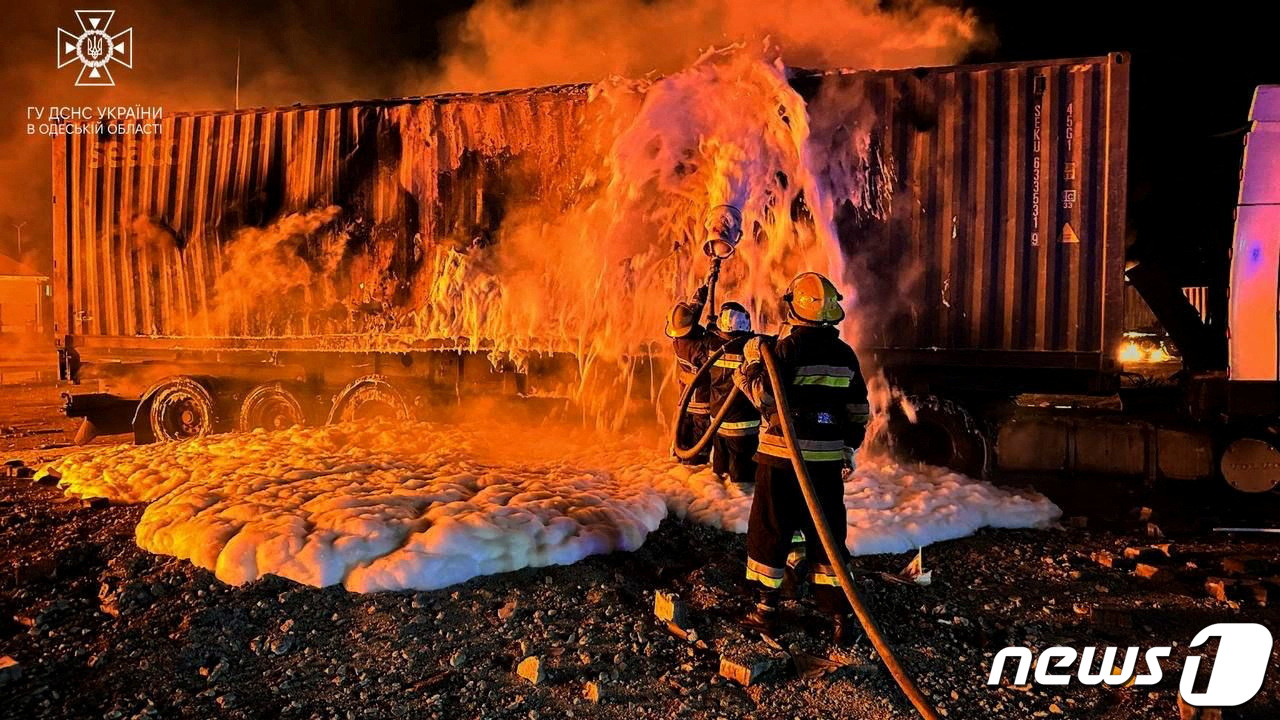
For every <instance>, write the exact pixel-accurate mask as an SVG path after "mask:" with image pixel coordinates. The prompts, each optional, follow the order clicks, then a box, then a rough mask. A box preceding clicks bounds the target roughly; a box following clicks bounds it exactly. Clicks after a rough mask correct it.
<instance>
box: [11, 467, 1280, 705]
mask: <svg viewBox="0 0 1280 720" xmlns="http://www.w3.org/2000/svg"><path fill="white" fill-rule="evenodd" d="M1063 486H1064V487H1063V488H1058V489H1056V490H1055V492H1056V493H1057V494H1058V496H1059V497H1061V500H1060V503H1061V504H1063V506H1064V508H1065V509H1066V510H1067V515H1068V521H1067V522H1066V524H1065V526H1064V529H1061V530H1053V531H1045V532H1036V531H998V532H996V531H984V532H982V533H980V534H979V535H977V536H975V537H972V538H966V539H963V540H958V541H953V542H948V543H940V544H937V545H933V546H930V547H929V548H927V549H926V551H925V562H926V566H927V567H928V568H929V569H931V570H932V571H933V583H932V585H930V586H928V587H921V586H915V585H910V586H908V585H902V584H897V583H893V582H889V581H887V580H886V579H885V578H884V577H882V576H880V575H879V574H878V573H879V572H881V571H890V572H891V571H896V570H898V569H900V568H901V567H902V566H903V565H904V564H905V562H906V560H907V559H909V558H907V557H905V556H877V557H871V558H861V559H859V560H858V561H857V563H856V566H857V568H858V570H859V571H860V575H859V578H860V579H859V582H860V584H861V588H862V590H863V593H864V595H865V597H866V599H867V600H868V602H869V604H870V606H871V607H872V608H873V610H874V612H875V614H876V616H877V618H878V619H879V622H880V624H881V626H882V627H883V628H884V629H885V631H886V633H887V635H888V637H889V638H890V640H891V641H892V642H893V643H894V645H895V647H896V648H897V650H898V653H899V655H900V657H901V659H902V661H903V662H904V664H905V665H906V666H907V667H908V668H909V669H910V670H911V671H912V672H914V673H915V675H916V677H917V681H918V682H919V684H920V685H921V686H922V687H923V688H924V689H925V690H926V692H928V693H929V694H930V696H931V698H932V699H933V700H934V701H935V702H936V703H937V706H938V707H939V709H940V711H941V712H945V714H946V716H947V717H949V718H983V717H992V716H994V717H1002V718H1004V717H1009V718H1024V717H1025V718H1033V717H1053V716H1061V717H1081V718H1083V717H1090V718H1093V717H1102V718H1129V717H1144V718H1145V717H1157V718H1177V717H1178V716H1179V711H1178V708H1177V706H1176V704H1175V703H1176V693H1177V690H1176V688H1177V678H1178V675H1179V671H1180V668H1181V667H1182V662H1183V659H1184V657H1185V646H1186V644H1187V642H1189V641H1190V640H1191V638H1192V637H1193V636H1194V635H1195V633H1196V632H1197V631H1199V630H1200V629H1201V628H1203V627H1204V626H1206V625H1208V624H1210V623H1212V622H1222V621H1236V622H1240V621H1253V622H1261V623H1263V624H1265V625H1267V626H1268V627H1270V628H1276V627H1278V626H1280V625H1278V624H1277V620H1278V619H1280V610H1276V609H1275V608H1268V607H1260V606H1259V598H1258V596H1257V593H1259V592H1264V591H1265V590H1268V589H1269V590H1271V594H1272V595H1273V596H1275V597H1276V598H1277V602H1280V588H1276V587H1273V586H1271V585H1269V584H1267V583H1262V584H1259V585H1258V586H1257V587H1259V588H1263V591H1258V590H1254V589H1253V588H1252V587H1250V586H1248V585H1247V583H1246V582H1238V583H1237V584H1236V585H1233V586H1231V587H1230V588H1229V596H1228V597H1227V599H1226V600H1217V599H1213V598H1211V597H1209V596H1208V594H1207V593H1206V591H1205V589H1204V582H1205V579H1206V578H1207V577H1210V576H1230V572H1236V573H1237V576H1236V579H1237V580H1247V578H1248V577H1270V576H1271V575H1272V574H1276V571H1277V568H1278V567H1280V566H1278V565H1277V562H1278V561H1280V551H1278V549H1277V545H1276V543H1275V541H1270V540H1268V539H1267V537H1266V536H1261V535H1224V534H1221V533H1212V532H1209V531H1207V527H1209V526H1211V525H1212V524H1214V523H1216V522H1222V521H1224V518H1225V519H1229V520H1232V521H1235V522H1240V523H1247V522H1258V521H1261V520H1265V519H1266V518H1268V517H1274V504H1275V503H1274V502H1273V499H1272V498H1265V499H1264V500H1265V502H1262V503H1259V502H1258V501H1257V499H1252V501H1251V502H1250V503H1248V504H1246V505H1244V506H1240V505H1239V503H1236V505H1235V506H1232V507H1228V508H1227V509H1226V510H1218V509H1216V508H1214V507H1209V508H1206V506H1205V500H1204V498H1203V497H1201V496H1195V497H1197V498H1198V499H1197V501H1196V502H1194V503H1192V502H1190V501H1188V500H1186V499H1185V498H1179V497H1176V493H1170V492H1167V491H1166V492H1162V493H1161V494H1160V496H1159V497H1160V498H1161V499H1162V500H1163V501H1164V503H1165V504H1166V505H1168V506H1169V508H1173V509H1169V508H1165V507H1160V506H1156V507H1155V509H1154V510H1153V511H1152V517H1151V518H1149V519H1144V517H1143V516H1141V515H1140V514H1138V513H1137V512H1136V511H1135V510H1134V508H1135V507H1136V506H1137V505H1139V504H1142V503H1144V502H1146V501H1145V500H1144V498H1143V496H1142V494H1141V490H1140V489H1136V488H1135V489H1133V490H1131V491H1125V492H1118V491H1117V492H1111V493H1100V492H1099V491H1098V488H1101V487H1104V486H1102V485H1092V486H1087V487H1088V491H1087V492H1084V493H1081V492H1072V491H1070V490H1069V488H1071V487H1075V488H1077V489H1078V488H1079V487H1080V485H1079V481H1078V480H1077V481H1076V482H1075V483H1074V484H1072V485H1068V484H1067V483H1063ZM1108 487H1114V484H1113V485H1112V486H1108ZM1076 505H1079V506H1081V507H1088V508H1090V509H1091V510H1093V511H1094V512H1093V513H1092V514H1091V515H1089V516H1088V517H1087V518H1079V519H1072V518H1075V517H1078V516H1075V515H1073V513H1078V512H1079V508H1078V507H1076ZM1189 507H1190V508H1195V509H1194V510H1187V509H1186V508H1189ZM1178 508H1181V509H1182V510H1181V512H1178V511H1177V509H1178ZM141 512H142V508H141V507H140V506H105V507H93V506H91V505H90V504H89V503H87V502H81V501H78V500H69V499H66V498H64V497H63V495H62V494H61V493H60V492H59V491H58V490H57V489H56V488H53V487H49V486H45V485H39V484H36V483H33V482H31V481H30V480H25V479H0V528H2V529H0V559H2V560H3V567H5V568H9V570H8V571H5V572H3V574H2V575H0V656H10V657H12V658H13V659H14V661H16V662H17V664H18V671H15V670H14V669H9V670H0V695H3V696H5V701H4V702H2V703H0V716H3V717H14V718H35V717H105V718H134V717H201V718H204V717H245V718H257V717H297V718H310V717H318V718H359V717H414V718H422V717H448V718H452V717H477V718H480V717H486V718H488V717H491V718H539V717H542V718H549V717H556V718H559V717H603V718H628V720H633V719H634V718H636V717H708V718H715V717H748V716H749V717H759V718H774V717H778V718H793V717H800V718H827V717H866V718H879V717H910V716H911V715H912V710H911V708H910V706H909V705H908V704H907V703H906V701H905V700H904V699H903V698H902V697H901V695H900V694H899V692H898V691H897V689H896V687H895V686H894V685H893V683H892V680H891V679H890V678H889V676H888V674H887V673H886V672H884V671H883V670H882V669H881V668H880V667H879V665H878V661H877V660H876V659H875V657H874V653H873V652H872V651H870V649H869V648H868V646H867V643H866V641H865V640H861V641H860V642H859V643H858V644H857V645H856V646H855V647H854V648H853V649H852V650H851V651H849V652H847V653H841V652H838V651H836V650H834V649H833V648H832V647H830V645H829V644H828V643H827V642H826V639H825V634H826V632H827V626H826V623H825V622H824V621H823V619H822V618H821V617H819V616H818V615H816V614H815V613H814V612H813V611H811V610H810V609H808V606H807V605H806V604H798V603H794V602H793V603H791V604H789V606H788V607H787V610H786V613H785V617H786V628H785V632H784V633H782V634H781V636H780V637H778V638H777V642H776V645H777V647H774V646H771V645H769V644H767V643H765V642H764V641H762V640H761V639H760V638H758V637H751V636H748V635H746V634H744V633H743V632H742V631H741V630H739V629H738V627H737V626H736V625H735V623H734V622H733V618H734V617H735V616H736V615H737V614H739V613H740V612H742V610H743V606H744V604H743V600H742V597H743V596H742V594H741V593H740V592H739V590H738V582H739V581H738V578H739V576H740V575H741V565H740V563H741V559H742V557H743V555H744V544H743V538H742V537H740V536H736V535H733V534H730V533H724V532H720V531H715V530H711V529H708V528H704V527H700V526H696V525H692V524H688V523H684V522H679V521H668V522H666V523H664V524H663V526H662V527H661V528H660V529H659V530H658V531H657V532H656V533H654V534H653V535H651V536H650V538H649V540H648V542H647V543H646V544H645V545H644V546H643V547H642V548H641V549H640V550H639V551H637V552H634V553H620V554H615V555H610V556H603V557H596V558H591V559H588V560H586V561H584V562H581V563H578V564H577V565H574V566H568V567H552V568H543V569H530V570H523V571H519V572H515V573H509V574H505V575H500V576H493V577H488V578H480V579H477V580H473V581H471V582H469V583H466V584H464V585H460V586H456V587H453V588H448V589H444V590H439V591H434V592H420V593H414V592H396V593H376V594H369V595H357V594H352V593H348V592H346V591H344V590H342V589H341V588H327V589H315V588H311V587H306V586H301V585H297V584H295V583H293V582H290V581H287V580H284V579H280V578H275V577H269V578H267V579H264V580H262V581H259V582H255V583H252V584H248V585H245V586H241V587H231V586H227V585H224V584H222V583H220V582H218V581H217V580H216V579H214V577H213V575H212V573H210V572H208V571H205V570H202V569H198V568H195V567H193V566H192V565H190V564H189V563H186V562H183V561H178V560H175V559H172V558H166V557H158V556H153V555H150V554H149V553H145V552H143V551H141V550H139V549H138V548H137V546H136V545H135V544H134V541H133V529H134V526H135V524H136V522H137V520H138V517H139V516H140V514H141ZM1148 522H1154V523H1155V524H1154V525H1153V526H1152V528H1155V527H1158V528H1160V529H1161V531H1162V532H1164V533H1167V534H1168V535H1169V537H1168V538H1163V539H1160V538H1151V537H1148V533H1149V532H1153V531H1154V529H1149V528H1148ZM1081 526H1083V527H1081ZM1165 542H1171V543H1172V545H1171V547H1170V548H1169V553H1170V555H1171V557H1164V553H1163V552H1162V551H1161V550H1159V549H1155V550H1153V549H1151V548H1150V547H1149V546H1151V545H1152V544H1162V543H1165ZM1126 548H1134V549H1135V550H1136V549H1142V548H1147V549H1146V553H1145V554H1144V556H1143V557H1142V558H1140V559H1141V560H1143V561H1147V562H1149V563H1150V564H1152V565H1153V566H1154V567H1159V568H1160V569H1161V570H1162V571H1163V577H1156V578H1154V579H1144V578H1141V577H1138V576H1137V575H1136V574H1135V573H1134V572H1133V571H1132V570H1131V567H1132V565H1133V561H1132V560H1126V559H1125V558H1124V550H1125V549H1126ZM1099 551H1107V552H1109V553H1110V554H1111V557H1110V558H1107V557H1105V556H1100V555H1097V554H1098V552H1099ZM1095 556H1096V557H1095ZM1100 560H1101V561H1102V562H1100ZM1108 561H1109V562H1111V564H1112V567H1107V566H1105V564H1103V563H1105V562H1108ZM1242 573H1243V574H1242ZM656 590H664V591H672V592H675V593H678V594H679V596H680V597H681V598H683V599H684V601H685V602H686V603H687V604H688V606H689V609H690V618H691V619H690V621H689V622H688V623H687V629H692V630H694V631H695V633H696V637H692V638H681V637H678V636H677V635H676V634H673V633H672V632H671V631H670V630H669V629H668V628H667V627H666V625H665V623H662V622H659V621H658V620H657V619H656V618H655V617H654V615H653V612H652V610H653V605H654V592H655V591H656ZM1272 604H1273V605H1274V604H1275V603H1272ZM1175 643H1176V647H1175V651H1174V656H1173V657H1172V658H1171V659H1170V661H1168V662H1166V664H1165V667H1166V673H1165V680H1164V681H1163V682H1162V683H1161V684H1159V685H1157V686H1154V687H1143V688H1110V687H1106V686H1099V687H1088V686H1084V685H1082V684H1080V683H1072V684H1071V685H1069V686H1066V687H1040V686H1023V687H1014V686H1012V685H1011V684H1010V681H1009V680H1007V679H1006V680H1005V682H1004V683H1003V684H1002V685H1001V686H999V687H988V686H986V685H985V680H986V675H987V673H988V671H989V667H990V658H991V657H992V655H993V654H994V653H995V652H996V651H998V650H999V649H1001V648H1003V647H1006V646H1008V645H1012V644H1018V645H1027V646H1030V647H1032V648H1033V649H1035V650H1039V649H1043V648H1044V647H1048V646H1051V645H1058V644H1070V645H1076V646H1082V645H1085V644H1097V645H1115V646H1120V647H1125V646H1129V645H1134V646H1139V647H1143V648H1146V647H1150V646H1151V645H1155V644H1170V645H1173V644H1175ZM722 654H727V655H729V656H730V657H734V658H738V657H744V658H765V659H767V658H769V657H772V658H773V665H774V668H773V669H772V670H771V672H770V673H769V674H768V675H766V676H765V677H764V679H762V680H761V681H760V682H759V683H758V684H755V685H752V686H751V687H746V688H744V687H741V686H739V685H738V684H736V683H734V682H731V681H728V680H725V679H724V678H721V677H719V675H718V672H717V671H718V669H719V666H720V659H721V655H722ZM530 656H533V657H537V658H539V659H540V662H541V667H542V668H543V670H544V675H545V678H544V679H543V680H542V681H541V682H540V683H539V684H537V685H535V684H532V683H530V682H529V681H527V680H526V679H524V678H523V677H521V676H520V675H519V674H517V672H516V666H517V665H518V664H519V663H520V662H521V660H523V659H524V658H526V657H530ZM1273 660H1274V657H1273ZM1206 664H1207V663H1206ZM1273 664H1274V663H1273ZM801 669H803V670H804V671H805V673H804V674H805V675H809V677H802V676H801V674H800V673H799V672H798V671H799V670H801ZM1274 676H1275V672H1274V669H1273V670H1272V672H1271V673H1270V674H1269V677H1268V679H1267V682H1266V683H1265V684H1264V686H1263V690H1262V692H1261V693H1260V694H1259V696H1258V697H1257V698H1255V700H1253V701H1252V702H1251V703H1249V704H1247V705H1245V706H1243V707H1241V708H1234V709H1227V710H1226V711H1225V712H1224V715H1223V716H1224V717H1241V718H1270V717H1275V716H1276V715H1277V712H1280V691H1278V689H1277V683H1276V682H1275V678H1274ZM1006 677H1007V676H1006ZM587 683H596V684H597V686H598V687H599V688H600V690H601V692H602V694H603V699H602V700H601V701H600V702H598V703H597V702H593V701H592V700H589V699H587V698H586V697H585V696H584V691H585V688H586V686H587Z"/></svg>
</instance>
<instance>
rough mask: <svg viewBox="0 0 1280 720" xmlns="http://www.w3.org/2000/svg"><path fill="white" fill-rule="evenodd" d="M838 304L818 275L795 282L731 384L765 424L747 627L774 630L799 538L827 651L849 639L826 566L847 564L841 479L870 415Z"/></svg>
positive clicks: (842, 605)
mask: <svg viewBox="0 0 1280 720" xmlns="http://www.w3.org/2000/svg"><path fill="white" fill-rule="evenodd" d="M842 299H843V298H842V297H841V295H840V293H839V292H837V291H836V288H835V285H833V284H832V283H831V281H830V280H828V279H827V278H825V277H823V276H822V275H819V274H818V273H813V272H806V273H801V274H800V275H797V276H796V278H795V279H794V280H792V281H791V285H790V286H789V287H788V288H787V292H786V294H785V295H783V296H782V300H783V302H784V303H785V305H786V313H787V318H786V321H785V322H784V324H783V327H782V332H781V333H780V334H779V336H778V338H777V340H776V341H771V340H770V339H768V338H760V337H757V338H752V339H751V340H749V341H748V342H747V344H746V345H745V346H744V348H743V363H742V367H741V368H740V369H739V370H738V372H737V374H736V375H735V378H734V381H735V382H737V383H738V384H739V387H741V388H743V390H744V391H745V392H747V393H748V395H749V397H751V399H752V402H753V403H755V405H756V407H758V408H759V409H760V412H761V415H762V417H763V423H762V424H761V430H760V436H759V450H758V451H757V452H756V456H755V459H756V462H757V464H758V469H757V471H756V488H755V496H754V498H753V501H752V504H751V515H750V518H749V520H748V523H747V580H748V581H749V583H751V584H752V585H754V587H755V590H756V592H757V593H758V595H757V603H756V607H755V608H754V609H753V610H752V611H751V612H750V613H748V615H747V617H746V624H747V625H748V626H751V627H753V628H756V629H759V630H762V631H764V632H766V633H772V632H773V631H775V629H776V625H777V615H778V611H777V607H778V597H779V594H780V592H779V591H780V588H781V586H782V582H783V577H784V575H785V569H786V560H787V554H788V551H789V550H790V549H791V542H792V538H793V536H794V535H795V533H796V531H800V532H802V533H803V534H804V536H805V537H807V538H809V539H810V542H808V543H806V552H807V555H808V565H809V581H810V583H811V585H812V586H813V594H814V600H815V602H816V603H817V605H818V607H819V608H820V609H821V610H823V611H824V612H827V613H829V614H830V615H831V616H832V626H833V627H832V631H833V632H832V636H833V640H834V641H835V643H836V644H838V645H847V644H848V643H850V642H851V641H852V640H853V635H854V625H853V624H852V622H851V619H850V616H849V611H850V608H849V605H848V601H847V600H846V599H845V597H844V593H843V592H842V590H841V588H840V585H839V582H838V581H837V579H836V575H835V570H834V567H833V566H832V565H831V563H833V562H846V561H847V553H846V551H845V550H844V547H845V535H846V532H847V527H846V518H845V509H844V480H843V472H844V467H845V463H846V461H847V460H849V459H850V458H851V457H852V450H851V448H854V447H857V446H858V445H860V444H861V443H862V437H863V435H864V433H865V427H866V422H867V419H868V412H869V409H868V405H867V389H866V384H865V382H864V380H863V377H862V373H861V370H860V369H859V367H858V357H857V355H855V354H854V352H853V349H852V348H850V347H849V346H848V345H847V344H845V343H844V341H842V340H841V339H840V333H839V330H838V329H837V328H836V327H835V326H836V324H837V323H839V322H840V320H842V319H843V318H844V310H843V309H842V308H841V307H840V300H842ZM761 342H772V349H773V354H774V356H775V358H776V360H777V365H778V371H779V374H780V376H781V381H782V383H783V385H784V387H782V388H779V391H780V392H785V393H786V397H787V400H788V401H789V404H790V408H791V413H792V418H791V421H792V423H793V424H794V427H795V432H796V439H797V442H798V445H799V448H798V449H799V451H800V452H801V454H802V457H803V460H804V463H805V468H806V469H807V470H808V473H809V477H810V479H811V480H812V482H813V488H814V492H815V493H816V495H817V497H818V502H819V504H820V505H821V507H822V512H823V516H824V518H825V520H826V522H827V524H828V525H829V526H830V528H831V533H832V535H833V536H834V537H835V539H836V542H837V544H838V545H839V546H840V550H841V554H840V557H836V558H828V557H826V553H825V551H824V550H823V548H822V544H821V543H820V542H817V538H818V535H817V531H816V530H815V529H814V527H813V521H812V518H811V517H810V515H809V511H808V507H807V506H806V505H805V501H804V495H803V494H802V493H801V490H800V485H799V482H798V480H797V479H796V474H795V470H794V468H793V467H792V465H791V455H790V452H789V451H788V449H787V444H786V440H785V439H784V438H783V435H782V428H781V426H780V425H779V424H778V418H777V405H776V402H775V401H774V398H773V395H772V392H773V390H772V387H771V386H770V383H769V380H768V376H767V374H766V372H765V370H764V367H763V363H762V361H761V350H760V347H761Z"/></svg>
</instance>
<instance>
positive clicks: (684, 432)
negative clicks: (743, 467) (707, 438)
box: [667, 285, 711, 465]
mask: <svg viewBox="0 0 1280 720" xmlns="http://www.w3.org/2000/svg"><path fill="white" fill-rule="evenodd" d="M706 303H707V287H706V286H705V285H704V286H702V287H700V288H698V291H697V292H696V293H694V296H693V302H678V303H676V305H675V307H673V308H671V315H670V316H669V317H668V318H667V337H669V338H671V345H672V346H673V348H674V349H675V354H676V377H677V379H678V380H679V383H680V391H681V393H683V392H684V389H685V387H687V386H688V384H689V383H690V382H691V381H692V380H693V377H694V376H695V375H697V373H698V368H700V367H702V364H703V363H704V362H705V361H706V359H707V353H706V348H707V346H706V336H707V331H706V329H705V328H703V326H702V324H701V323H699V322H698V318H700V317H702V308H703V306H704V305H706ZM710 399H711V385H710V383H708V382H707V381H706V379H703V380H702V381H701V382H700V383H699V384H698V386H697V387H695V388H694V391H693V397H692V398H690V400H689V408H688V412H687V413H685V414H684V415H682V416H681V418H680V426H679V427H678V428H677V431H676V432H677V438H678V440H679V444H680V445H681V446H682V447H691V446H693V444H694V443H696V442H697V441H698V439H699V438H701V437H702V435H703V434H704V433H705V432H706V431H707V428H708V427H710V425H711V402H710ZM709 459H710V449H708V450H704V451H703V452H701V453H699V454H698V455H697V456H695V457H693V458H691V459H689V460H682V461H681V462H683V463H685V464H687V465H704V464H706V463H707V461H708V460H709Z"/></svg>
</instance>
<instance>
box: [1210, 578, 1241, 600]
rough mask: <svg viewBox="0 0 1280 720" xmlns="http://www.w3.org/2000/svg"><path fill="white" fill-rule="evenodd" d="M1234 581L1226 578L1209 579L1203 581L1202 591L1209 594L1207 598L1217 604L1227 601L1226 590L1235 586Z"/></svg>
mask: <svg viewBox="0 0 1280 720" xmlns="http://www.w3.org/2000/svg"><path fill="white" fill-rule="evenodd" d="M1235 582H1236V581H1235V580H1231V579H1228V578H1214V577H1211V578H1209V579H1208V580H1205V581H1204V591H1205V592H1207V593H1209V597H1211V598H1213V599H1214V600H1217V601H1218V602H1226V601H1227V588H1229V587H1230V586H1232V585H1234V584H1235Z"/></svg>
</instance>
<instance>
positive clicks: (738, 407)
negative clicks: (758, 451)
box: [704, 328, 760, 437]
mask: <svg viewBox="0 0 1280 720" xmlns="http://www.w3.org/2000/svg"><path fill="white" fill-rule="evenodd" d="M748 336H749V335H748ZM745 339H746V337H744V336H742V335H731V334H726V333H723V332H721V331H720V329H719V328H712V329H711V330H709V331H708V332H707V334H706V340H705V345H706V354H705V356H704V358H710V357H711V356H712V355H713V354H714V353H715V351H716V350H719V349H720V348H721V347H723V346H724V345H726V344H728V343H730V342H734V341H736V343H735V345H734V346H733V347H732V348H730V350H729V351H728V352H726V353H725V354H724V355H722V356H720V359H719V360H716V362H715V364H714V365H712V366H711V414H712V415H715V414H716V413H719V412H720V408H722V407H724V401H725V399H727V398H728V397H729V393H730V392H731V391H732V390H733V384H734V383H733V375H734V373H735V372H737V370H738V368H740V367H742V344H743V341H744V340H745ZM759 432H760V411H759V410H756V408H755V406H754V405H752V404H751V399H750V398H749V397H747V395H746V393H739V394H738V397H736V398H734V401H733V405H732V406H731V407H730V408H729V411H728V412H727V413H725V416H724V422H723V423H722V424H721V425H720V428H719V429H718V430H717V431H716V434H717V435H720V436H722V437H745V436H748V435H755V434H757V433H759Z"/></svg>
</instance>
